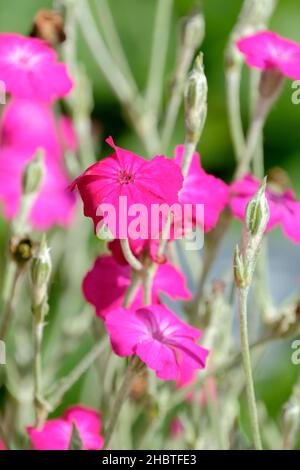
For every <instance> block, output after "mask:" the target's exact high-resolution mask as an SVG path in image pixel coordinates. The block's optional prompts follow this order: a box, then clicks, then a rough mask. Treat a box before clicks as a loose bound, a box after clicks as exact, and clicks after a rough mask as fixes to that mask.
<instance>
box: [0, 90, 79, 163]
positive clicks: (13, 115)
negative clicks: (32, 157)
mask: <svg viewBox="0 0 300 470" xmlns="http://www.w3.org/2000/svg"><path fill="white" fill-rule="evenodd" d="M24 123H26V125H24ZM0 135H1V143H2V146H3V147H8V146H13V147H19V148H25V149H26V150H27V151H29V152H32V153H34V152H35V151H36V150H37V149H38V148H39V147H43V148H44V149H45V150H46V151H47V153H48V154H49V155H51V158H55V159H59V160H61V159H62V157H63V150H64V149H68V150H72V151H75V150H76V148H77V141H76V135H75V131H74V129H73V127H72V123H71V121H70V119H69V118H67V117H66V116H63V117H61V118H59V119H58V122H56V121H55V117H54V114H53V111H52V109H51V106H49V104H46V103H42V102H39V101H33V100H24V99H12V100H11V101H10V102H9V103H8V104H7V105H6V106H5V108H4V112H3V116H2V122H1V130H0Z"/></svg>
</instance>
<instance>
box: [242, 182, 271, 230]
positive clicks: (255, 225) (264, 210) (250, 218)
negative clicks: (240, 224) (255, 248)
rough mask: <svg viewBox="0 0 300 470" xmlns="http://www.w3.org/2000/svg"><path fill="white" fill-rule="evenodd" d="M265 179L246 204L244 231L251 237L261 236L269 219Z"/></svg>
mask: <svg viewBox="0 0 300 470" xmlns="http://www.w3.org/2000/svg"><path fill="white" fill-rule="evenodd" d="M266 185H267V179H266V178H264V180H263V182H262V185H261V187H260V188H259V190H258V191H257V193H256V194H255V196H254V197H253V199H251V201H250V202H249V203H248V205H247V208H246V216H245V223H246V229H247V232H248V233H249V234H251V235H252V236H255V235H257V234H258V233H259V234H261V235H262V234H263V233H264V232H265V230H266V228H267V224H268V221H269V217H270V209H269V204H268V201H267V198H266Z"/></svg>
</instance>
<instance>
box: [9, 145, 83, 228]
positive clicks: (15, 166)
mask: <svg viewBox="0 0 300 470" xmlns="http://www.w3.org/2000/svg"><path fill="white" fill-rule="evenodd" d="M32 157H33V155H32V153H31V152H28V151H27V150H25V149H24V150H23V149H21V148H16V147H7V148H3V149H1V150H0V203H1V202H2V204H3V206H4V216H5V217H6V218H7V219H12V218H14V217H15V216H16V215H17V213H18V210H19V206H20V196H21V189H22V172H23V170H24V167H25V165H26V164H27V163H28V162H29V161H30V160H31V159H32ZM74 207H75V198H74V195H73V194H71V193H70V191H68V179H67V176H66V174H65V173H64V171H63V169H62V168H61V167H60V165H58V163H55V162H51V160H50V159H49V158H46V159H45V176H44V180H43V183H42V187H41V190H40V193H39V194H38V196H37V198H36V200H35V202H34V204H33V208H32V211H31V214H30V222H31V224H32V226H33V227H34V228H35V229H38V230H47V229H50V228H51V227H52V226H53V225H61V226H66V225H68V224H69V223H70V222H71V221H72V216H73V209H74Z"/></svg>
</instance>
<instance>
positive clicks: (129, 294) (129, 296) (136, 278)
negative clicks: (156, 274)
mask: <svg viewBox="0 0 300 470" xmlns="http://www.w3.org/2000/svg"><path fill="white" fill-rule="evenodd" d="M140 282H141V276H140V272H137V271H133V274H132V279H131V283H130V286H129V287H128V289H127V291H126V294H125V297H124V301H123V307H124V308H127V307H130V304H131V302H132V301H133V299H134V297H135V294H136V292H137V289H138V288H139V285H140Z"/></svg>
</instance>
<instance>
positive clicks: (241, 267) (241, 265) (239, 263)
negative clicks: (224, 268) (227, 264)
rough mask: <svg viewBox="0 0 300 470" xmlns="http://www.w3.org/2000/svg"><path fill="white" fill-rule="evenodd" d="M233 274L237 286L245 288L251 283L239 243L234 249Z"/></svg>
mask: <svg viewBox="0 0 300 470" xmlns="http://www.w3.org/2000/svg"><path fill="white" fill-rule="evenodd" d="M233 274H234V280H235V285H236V287H238V288H239V289H245V288H246V287H247V286H248V283H249V282H248V278H249V276H248V269H247V265H246V262H245V260H244V257H243V255H242V253H241V252H240V248H239V246H238V245H236V247H235V250H234V257H233Z"/></svg>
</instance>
